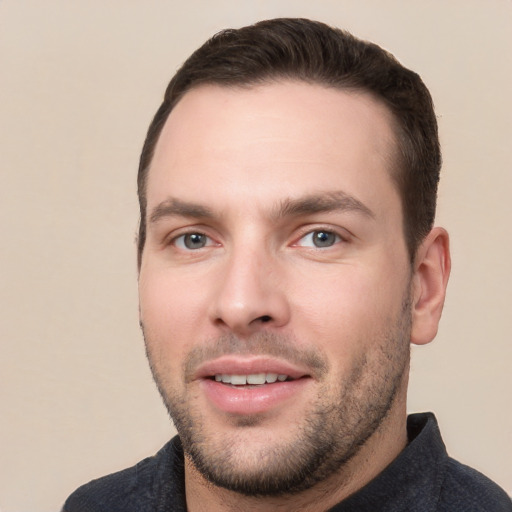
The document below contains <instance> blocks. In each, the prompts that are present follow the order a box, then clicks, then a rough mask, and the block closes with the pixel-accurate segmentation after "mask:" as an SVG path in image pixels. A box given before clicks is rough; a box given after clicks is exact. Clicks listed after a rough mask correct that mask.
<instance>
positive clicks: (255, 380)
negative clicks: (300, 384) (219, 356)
mask: <svg viewBox="0 0 512 512" xmlns="http://www.w3.org/2000/svg"><path fill="white" fill-rule="evenodd" d="M214 379H215V381H217V382H222V383H223V384H231V385H233V386H246V385H247V384H249V385H263V384H273V383H274V382H276V381H279V382H284V381H286V380H292V379H291V378H290V377H289V376H288V375H284V374H277V373H251V374H249V375H230V374H226V373H222V374H220V373H218V374H216V375H215V377H214Z"/></svg>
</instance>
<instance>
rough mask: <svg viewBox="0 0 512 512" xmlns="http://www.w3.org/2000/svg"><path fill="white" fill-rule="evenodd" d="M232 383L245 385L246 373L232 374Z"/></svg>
mask: <svg viewBox="0 0 512 512" xmlns="http://www.w3.org/2000/svg"><path fill="white" fill-rule="evenodd" d="M231 384H233V385H234V386H245V385H246V384H247V377H246V376H245V375H231Z"/></svg>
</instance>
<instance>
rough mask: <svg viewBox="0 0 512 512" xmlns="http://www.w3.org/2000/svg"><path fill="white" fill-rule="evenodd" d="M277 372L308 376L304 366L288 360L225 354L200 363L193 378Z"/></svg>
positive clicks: (293, 376)
mask: <svg viewBox="0 0 512 512" xmlns="http://www.w3.org/2000/svg"><path fill="white" fill-rule="evenodd" d="M257 373H277V374H278V375H287V376H288V377H290V378H292V379H300V378H301V377H306V376H309V375H310V374H309V372H308V371H307V370H306V369H305V368H300V367H298V366H297V365H295V364H293V363H290V362H288V361H284V360H280V359H276V358H274V357H264V356H245V357H243V356H239V355H236V356H235V355H226V356H222V357H219V358H216V359H213V360H211V361H206V362H204V363H202V364H200V365H199V366H198V367H197V369H196V371H195V372H194V374H193V380H196V379H206V378H211V377H213V376H215V375H221V374H227V375H252V374H257Z"/></svg>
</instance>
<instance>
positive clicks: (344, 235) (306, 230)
mask: <svg viewBox="0 0 512 512" xmlns="http://www.w3.org/2000/svg"><path fill="white" fill-rule="evenodd" d="M319 231H324V232H326V233H332V234H334V235H336V237H338V238H339V240H338V241H336V242H335V243H334V244H333V245H337V244H339V243H340V242H349V240H350V236H351V235H350V233H348V232H347V230H345V229H342V228H339V227H333V226H326V225H322V224H319V225H318V226H311V225H308V226H304V227H303V228H301V229H300V230H299V235H298V236H295V237H294V241H293V243H292V244H291V245H292V246H295V247H300V245H299V242H300V241H301V240H302V239H304V238H305V237H306V236H308V235H312V234H313V233H315V232H319ZM330 247H332V246H330ZM328 248H329V247H326V249H328ZM317 249H322V248H321V247H318V248H317Z"/></svg>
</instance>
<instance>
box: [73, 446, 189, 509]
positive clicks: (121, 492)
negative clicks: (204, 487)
mask: <svg viewBox="0 0 512 512" xmlns="http://www.w3.org/2000/svg"><path fill="white" fill-rule="evenodd" d="M182 469H183V454H182V452H181V446H180V444H179V441H178V440H177V438H174V439H173V440H172V441H170V442H169V443H167V444H166V445H165V446H164V447H163V448H162V449H161V450H160V451H159V452H158V453H157V454H156V455H154V456H152V457H148V458H146V459H144V460H142V461H140V462H139V463H138V464H136V465H135V466H132V467H130V468H127V469H124V470H122V471H118V472H117V473H113V474H111V475H107V476H104V477H102V478H98V479H96V480H93V481H91V482H89V483H87V484H85V485H83V486H81V487H79V488H78V489H77V490H76V491H75V492H73V494H71V496H69V498H68V499H67V500H66V503H65V504H64V508H63V512H145V511H148V512H149V511H151V512H153V511H156V510H159V505H160V503H163V502H164V501H166V497H167V496H168V495H173V496H179V495H180V492H181V488H182V486H183V483H182V480H183V479H182ZM177 510H178V509H177Z"/></svg>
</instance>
